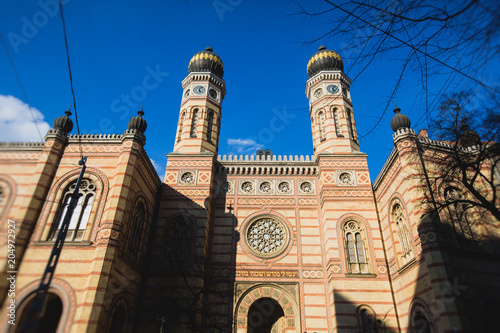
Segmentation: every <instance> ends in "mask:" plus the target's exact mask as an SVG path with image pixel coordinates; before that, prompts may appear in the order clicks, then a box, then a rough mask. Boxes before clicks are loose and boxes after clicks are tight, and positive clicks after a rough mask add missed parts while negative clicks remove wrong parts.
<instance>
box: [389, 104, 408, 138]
mask: <svg viewBox="0 0 500 333" xmlns="http://www.w3.org/2000/svg"><path fill="white" fill-rule="evenodd" d="M400 112H401V109H400V108H398V107H397V105H396V108H395V109H394V113H395V115H394V117H392V120H391V128H392V130H393V131H394V132H397V131H398V130H399V129H401V128H410V126H411V121H410V118H408V116H406V115H404V114H402V113H400Z"/></svg>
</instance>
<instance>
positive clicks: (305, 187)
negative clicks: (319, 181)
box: [300, 182, 312, 193]
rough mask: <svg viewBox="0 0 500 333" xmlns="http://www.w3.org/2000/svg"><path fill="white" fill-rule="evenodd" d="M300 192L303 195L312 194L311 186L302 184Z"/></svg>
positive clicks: (307, 183)
mask: <svg viewBox="0 0 500 333" xmlns="http://www.w3.org/2000/svg"><path fill="white" fill-rule="evenodd" d="M300 190H301V191H302V192H304V193H311V192H312V185H311V183H309V182H303V183H302V184H301V185H300Z"/></svg>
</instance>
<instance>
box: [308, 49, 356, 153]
mask: <svg viewBox="0 0 500 333" xmlns="http://www.w3.org/2000/svg"><path fill="white" fill-rule="evenodd" d="M307 74H308V76H309V80H307V83H306V96H307V98H308V99H309V109H310V116H311V129H312V136H313V146H314V154H315V155H316V156H317V155H318V154H320V153H330V154H346V153H353V152H359V143H358V134H357V131H356V125H355V123H354V115H353V111H352V110H353V109H352V102H351V94H350V86H351V79H349V77H348V76H347V75H346V74H344V62H343V61H342V58H341V57H340V55H339V54H338V53H337V52H335V51H332V50H328V49H327V48H326V47H325V46H323V45H321V46H320V47H319V50H318V52H316V53H315V54H314V55H313V56H312V57H311V59H310V60H309V62H308V64H307Z"/></svg>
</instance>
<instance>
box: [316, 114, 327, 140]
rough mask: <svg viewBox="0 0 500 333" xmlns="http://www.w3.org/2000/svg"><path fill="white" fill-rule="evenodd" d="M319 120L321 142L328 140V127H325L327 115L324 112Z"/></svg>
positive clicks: (319, 115) (319, 116)
mask: <svg viewBox="0 0 500 333" xmlns="http://www.w3.org/2000/svg"><path fill="white" fill-rule="evenodd" d="M318 119H319V121H318V122H319V135H320V138H321V141H323V140H325V139H326V127H325V114H324V113H323V111H321V112H320V113H318Z"/></svg>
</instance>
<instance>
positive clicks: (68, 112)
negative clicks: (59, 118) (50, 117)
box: [64, 105, 71, 117]
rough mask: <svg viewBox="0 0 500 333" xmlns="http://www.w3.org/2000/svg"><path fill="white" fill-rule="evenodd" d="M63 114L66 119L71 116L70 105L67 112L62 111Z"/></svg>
mask: <svg viewBox="0 0 500 333" xmlns="http://www.w3.org/2000/svg"><path fill="white" fill-rule="evenodd" d="M64 114H65V115H67V116H68V117H69V116H71V105H70V106H69V109H68V110H67V111H64Z"/></svg>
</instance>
